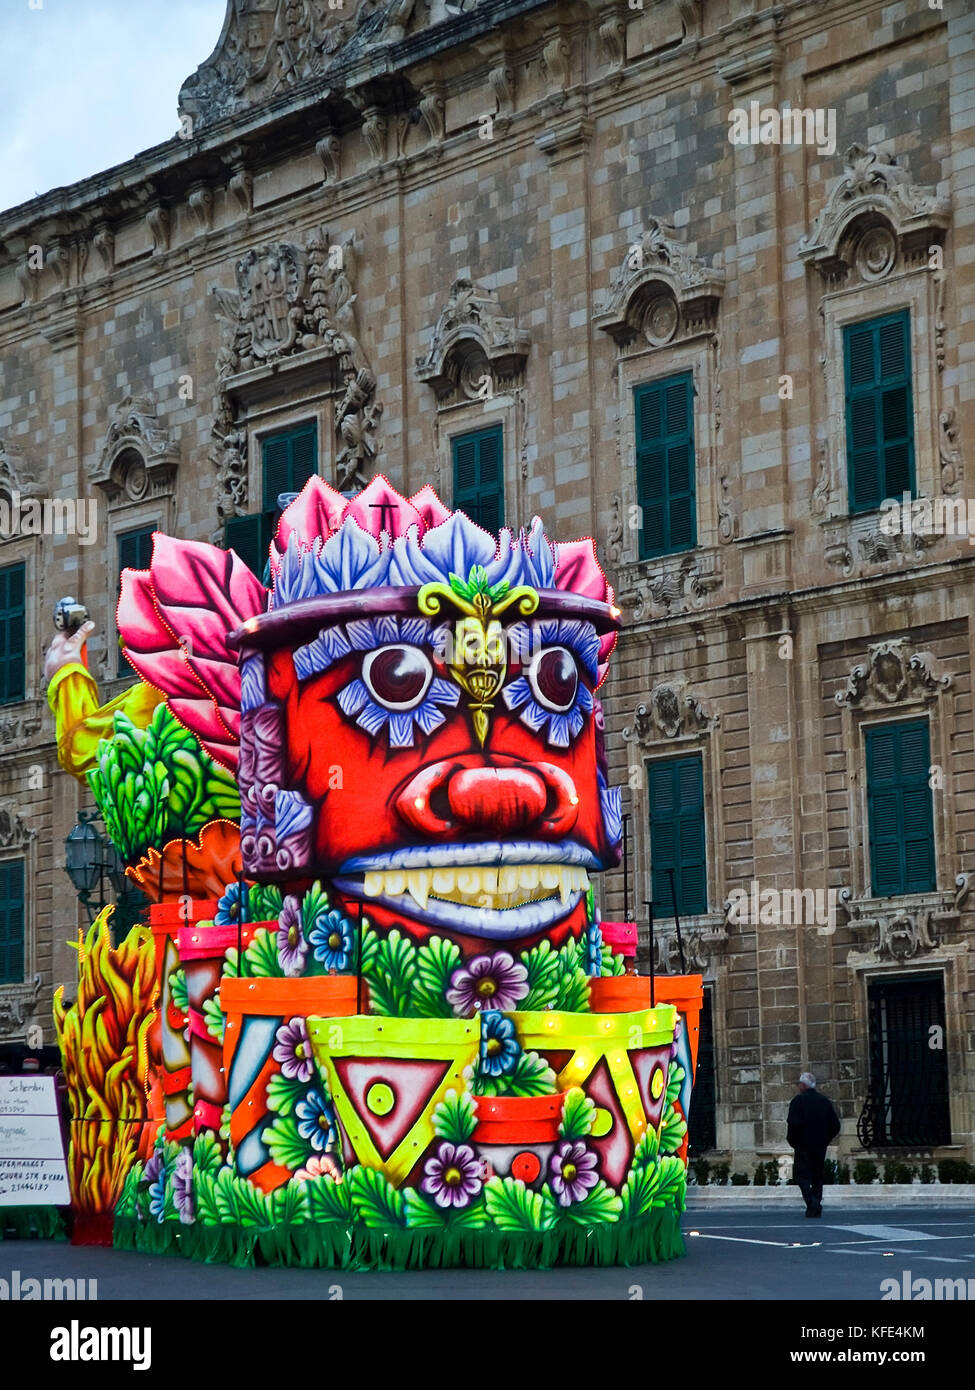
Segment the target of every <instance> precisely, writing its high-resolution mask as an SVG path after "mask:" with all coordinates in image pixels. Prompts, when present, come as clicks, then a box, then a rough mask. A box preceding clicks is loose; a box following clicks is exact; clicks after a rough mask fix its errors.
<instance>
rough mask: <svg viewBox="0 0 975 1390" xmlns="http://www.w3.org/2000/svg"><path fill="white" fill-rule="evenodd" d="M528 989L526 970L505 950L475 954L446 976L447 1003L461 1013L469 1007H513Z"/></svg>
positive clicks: (463, 1013) (464, 1013) (465, 1012)
mask: <svg viewBox="0 0 975 1390" xmlns="http://www.w3.org/2000/svg"><path fill="white" fill-rule="evenodd" d="M527 993H528V971H527V970H526V969H525V967H524V966H523V965H516V964H515V961H514V959H513V958H512V957H511V956H510V955H509V954H508V952H507V951H495V952H494V954H493V955H491V956H475V957H474V959H473V960H472V961H470V962H469V963H468V964H467V965H462V966H461V967H460V968H459V969H457V970H455V971H454V973H453V975H452V976H451V977H450V988H449V989H448V990H447V1003H448V1004H451V1005H452V1006H453V1010H454V1013H456V1014H459V1015H461V1016H462V1017H464V1016H467V1015H469V1014H470V1012H471V1010H472V1009H502V1010H503V1009H514V1008H517V1006H518V1001H519V999H524V997H525V995H526V994H527Z"/></svg>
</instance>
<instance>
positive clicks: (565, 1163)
mask: <svg viewBox="0 0 975 1390" xmlns="http://www.w3.org/2000/svg"><path fill="white" fill-rule="evenodd" d="M596 1161H597V1160H596V1155H595V1154H594V1153H590V1152H589V1150H588V1149H587V1148H586V1146H585V1144H583V1143H581V1142H580V1141H576V1142H575V1143H565V1144H560V1145H559V1148H558V1152H557V1153H554V1154H553V1155H552V1157H551V1159H550V1161H549V1169H550V1172H551V1175H552V1191H553V1192H554V1193H555V1195H556V1197H557V1198H558V1200H559V1206H560V1207H570V1206H571V1205H572V1203H573V1202H581V1201H582V1200H583V1198H584V1197H585V1195H586V1193H587V1192H588V1191H589V1189H590V1188H592V1187H595V1186H596V1183H597V1182H598V1181H599V1174H598V1173H597V1172H596Z"/></svg>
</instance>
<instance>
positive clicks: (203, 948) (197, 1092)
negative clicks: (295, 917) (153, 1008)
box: [178, 921, 277, 1134]
mask: <svg viewBox="0 0 975 1390" xmlns="http://www.w3.org/2000/svg"><path fill="white" fill-rule="evenodd" d="M276 926H277V923H276V922H273V923H272V922H248V923H247V924H246V925H245V926H241V927H238V925H237V923H236V922H226V923H216V922H206V921H199V922H196V923H194V924H193V925H192V926H188V927H181V928H180V931H179V937H178V942H179V958H180V961H181V963H182V965H183V969H184V970H185V972H186V993H187V997H188V1001H189V1002H188V1006H187V1017H188V1019H189V1035H190V1068H191V1073H192V1077H193V1130H194V1132H195V1133H196V1134H199V1132H200V1130H201V1129H212V1130H219V1129H220V1124H221V1119H222V1115H223V1107H224V1106H225V1105H226V1103H227V1077H226V1073H225V1071H224V1067H223V1044H222V1043H221V1042H219V1041H218V1040H217V1039H216V1038H215V1037H213V1035H212V1034H211V1033H210V1032H209V1030H208V1029H207V1021H206V1015H205V1014H204V1012H203V1009H204V1006H205V1004H206V1003H207V1001H208V1000H210V999H212V998H213V997H214V995H215V994H216V992H217V988H218V986H219V984H220V976H221V973H222V971H223V965H224V956H225V953H226V952H227V950H228V949H229V948H231V947H233V948H234V949H235V950H236V947H237V943H238V941H240V944H241V946H242V947H243V948H245V949H246V948H247V947H248V946H249V945H250V943H251V940H252V938H253V935H254V932H255V931H256V930H257V928H258V927H276Z"/></svg>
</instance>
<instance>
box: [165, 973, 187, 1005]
mask: <svg viewBox="0 0 975 1390" xmlns="http://www.w3.org/2000/svg"><path fill="white" fill-rule="evenodd" d="M169 992H170V994H171V995H172V997H173V1006H174V1008H177V1009H179V1011H180V1013H181V1014H185V1013H186V1010H187V1009H188V1008H189V1007H190V996H189V993H188V992H187V989H186V971H185V970H184V969H183V968H182V966H180V968H179V969H178V970H174V971H173V973H172V974H171V975H170V977H169Z"/></svg>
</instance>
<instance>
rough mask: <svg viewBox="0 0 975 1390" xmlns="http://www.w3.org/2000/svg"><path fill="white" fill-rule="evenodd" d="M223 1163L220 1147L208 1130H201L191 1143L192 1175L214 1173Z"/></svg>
mask: <svg viewBox="0 0 975 1390" xmlns="http://www.w3.org/2000/svg"><path fill="white" fill-rule="evenodd" d="M222 1163H223V1154H222V1152H221V1149H220V1145H219V1143H218V1142H217V1140H216V1139H215V1138H214V1136H213V1135H212V1134H211V1133H210V1131H209V1130H206V1129H205V1130H203V1131H202V1133H200V1134H198V1135H197V1136H196V1139H195V1141H194V1143H193V1169H194V1174H196V1175H199V1174H200V1173H216V1172H217V1170H218V1169H219V1168H220V1166H221V1164H222Z"/></svg>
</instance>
